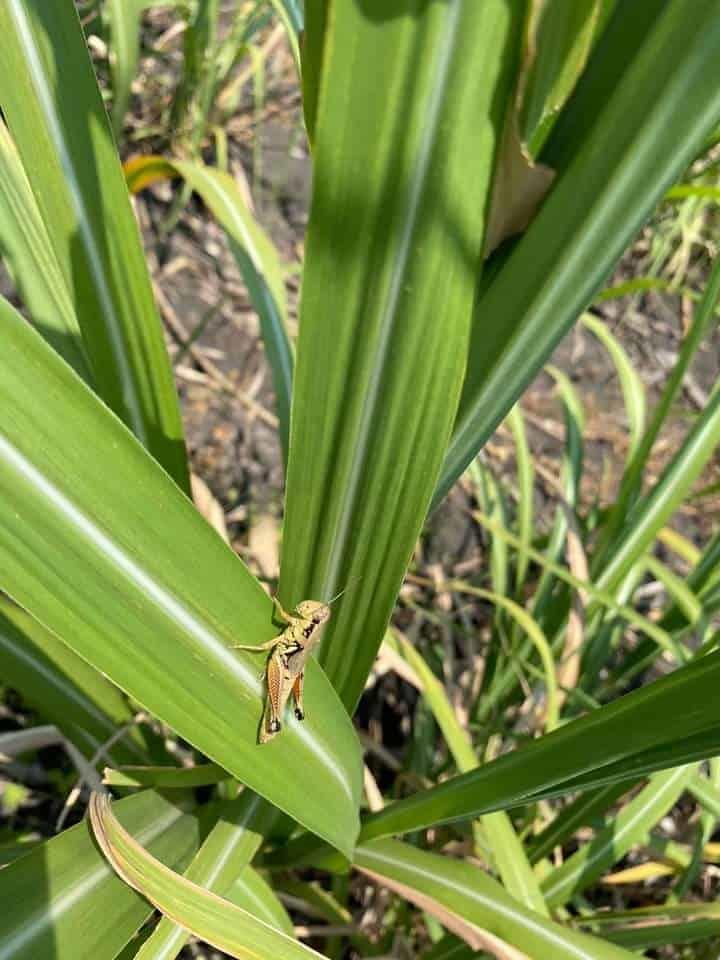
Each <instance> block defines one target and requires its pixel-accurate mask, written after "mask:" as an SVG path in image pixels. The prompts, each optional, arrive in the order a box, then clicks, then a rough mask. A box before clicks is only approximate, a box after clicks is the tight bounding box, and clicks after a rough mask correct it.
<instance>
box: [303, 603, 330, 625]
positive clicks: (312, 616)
mask: <svg viewBox="0 0 720 960" xmlns="http://www.w3.org/2000/svg"><path fill="white" fill-rule="evenodd" d="M295 612H296V613H297V615H298V616H299V617H302V618H303V620H312V622H313V623H314V624H317V625H320V624H321V623H325V621H326V620H328V619H329V618H330V606H329V604H327V603H323V602H322V601H321V600H303V602H302V603H299V604H298V605H297V607H296V608H295Z"/></svg>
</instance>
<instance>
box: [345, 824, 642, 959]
mask: <svg viewBox="0 0 720 960" xmlns="http://www.w3.org/2000/svg"><path fill="white" fill-rule="evenodd" d="M354 863H355V866H356V867H357V868H358V869H360V870H362V871H363V873H367V874H369V875H370V876H371V877H373V878H374V879H376V880H377V881H378V883H381V884H382V883H385V884H388V885H389V886H390V887H391V889H394V890H396V891H397V892H398V893H400V895H401V896H403V897H405V898H406V899H409V900H411V901H412V902H414V903H416V904H418V905H419V906H421V907H423V908H424V909H426V910H428V911H429V912H430V913H432V914H433V915H434V916H436V917H438V919H439V920H440V922H441V923H443V925H444V926H446V927H447V928H448V929H450V930H452V931H453V932H454V933H456V934H457V935H459V936H467V933H466V930H465V926H464V925H466V924H470V925H473V926H475V927H476V928H477V930H478V931H479V933H480V936H478V937H477V939H476V940H475V942H474V943H472V944H471V945H472V946H474V947H475V949H480V948H481V947H482V946H484V944H483V941H482V936H481V935H482V933H483V932H486V933H488V934H490V936H491V937H498V938H499V939H500V940H501V941H504V942H505V943H506V944H510V945H511V946H512V947H515V948H516V950H520V951H522V953H523V954H526V955H527V957H528V958H532V957H538V958H539V957H552V958H553V960H630V957H631V954H628V953H626V951H624V950H621V949H620V948H618V947H615V946H612V945H611V944H608V943H605V942H604V941H602V940H598V939H595V938H593V937H589V936H585V935H582V934H578V933H577V932H576V931H573V930H569V929H567V928H565V927H561V926H560V925H559V924H557V923H553V922H552V921H551V920H547V919H546V918H544V917H541V916H538V914H537V913H535V911H533V910H530V909H528V908H527V907H526V906H523V905H522V904H520V903H518V901H517V900H515V899H514V898H513V897H511V896H510V895H509V894H508V893H506V892H505V890H504V889H503V888H502V887H501V886H500V884H499V883H497V882H496V881H494V880H492V879H491V878H490V877H488V876H486V875H485V874H484V873H483V872H482V870H479V869H478V868H477V867H475V866H471V865H470V864H469V863H465V862H463V861H462V860H455V859H451V858H450V857H442V856H439V855H438V854H436V853H427V852H426V851H423V850H418V849H417V848H415V847H411V846H409V845H408V844H405V843H399V842H398V841H396V840H376V841H374V842H373V843H368V844H364V845H363V846H361V847H358V849H357V850H356V852H355V860H354ZM511 956H512V954H511Z"/></svg>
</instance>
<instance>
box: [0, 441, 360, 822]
mask: <svg viewBox="0 0 720 960" xmlns="http://www.w3.org/2000/svg"><path fill="white" fill-rule="evenodd" d="M0 459H3V460H5V462H6V463H8V464H9V465H10V467H11V469H13V470H15V471H16V472H17V473H18V474H19V475H20V476H21V477H22V479H23V481H24V483H25V484H26V485H30V486H32V487H34V488H35V490H37V491H38V493H39V494H40V495H41V496H42V497H43V499H45V500H47V501H49V502H50V503H51V504H52V505H53V507H54V508H55V509H56V510H57V511H58V512H59V513H61V514H62V515H63V517H64V518H65V520H66V521H69V523H70V524H71V525H72V526H73V527H74V529H75V530H76V531H77V532H78V534H80V536H82V538H83V539H84V540H85V541H86V542H88V543H90V544H92V546H93V547H94V548H95V549H96V550H98V551H99V552H100V553H101V554H102V555H103V556H104V557H106V558H107V559H109V560H110V561H111V562H112V563H113V564H114V566H115V567H116V569H117V570H118V571H119V572H121V573H122V574H123V576H124V577H125V579H126V580H128V581H129V582H130V583H132V584H133V585H134V586H136V587H138V588H139V589H140V590H142V591H143V592H144V593H145V594H146V595H147V596H148V597H149V598H150V599H151V600H152V601H153V602H154V603H155V604H156V605H157V606H158V607H159V608H160V609H161V610H162V611H163V612H164V613H165V614H166V615H167V616H168V618H169V619H170V620H172V621H173V622H174V623H175V624H177V625H178V626H179V627H180V629H181V630H182V632H183V633H185V634H189V635H190V636H192V637H193V638H194V639H196V640H198V641H199V642H200V643H201V644H202V646H203V647H204V648H205V649H207V650H209V651H210V652H211V653H212V654H213V656H214V657H215V658H216V659H217V661H220V662H221V663H222V666H223V668H224V669H226V670H227V671H228V673H229V674H232V675H235V676H236V677H238V679H239V680H240V681H241V682H242V683H243V684H244V685H245V686H246V687H248V688H249V689H250V690H252V691H253V693H255V694H257V695H258V696H260V695H262V693H263V692H264V691H263V686H262V684H261V683H260V681H259V679H258V677H257V675H256V673H255V672H254V671H253V670H251V669H249V668H248V667H246V666H245V664H244V663H243V661H242V660H241V659H240V658H239V657H238V656H237V655H236V654H235V653H234V652H233V651H232V649H230V648H229V647H226V646H225V644H224V643H223V642H222V641H221V640H220V639H219V638H218V637H217V636H216V635H215V634H214V633H212V631H210V630H209V629H208V628H207V627H206V626H205V624H203V623H202V622H201V621H200V620H198V619H197V618H196V617H195V616H194V615H193V614H192V612H191V611H190V610H189V609H188V608H187V607H185V606H184V605H183V604H182V603H181V601H179V600H178V599H177V598H176V597H174V596H173V595H172V594H171V593H170V592H168V590H167V589H166V588H165V587H164V586H163V585H162V584H160V583H158V582H157V581H156V580H154V579H153V578H152V576H150V575H149V574H148V573H147V572H146V571H145V570H143V569H142V568H141V567H140V566H138V564H137V563H136V562H135V561H134V560H133V558H132V557H130V556H128V554H127V553H125V551H124V550H122V548H121V547H119V546H118V544H116V543H115V542H114V541H113V540H111V539H110V537H109V536H108V535H107V534H106V533H104V532H103V531H102V530H101V529H100V528H99V527H97V526H96V525H95V524H94V523H93V522H92V521H91V520H90V519H89V518H88V517H87V516H86V515H85V514H84V513H83V512H82V511H81V510H79V509H78V508H77V507H76V506H75V504H74V503H72V502H71V501H70V500H69V499H68V498H67V497H66V496H65V494H64V493H62V492H61V491H60V490H58V488H57V487H56V486H54V484H53V483H52V482H51V481H50V480H48V479H47V477H45V476H44V475H43V474H42V473H41V472H40V471H39V470H38V469H37V467H35V465H34V464H32V463H31V462H30V461H29V460H27V459H26V458H25V457H24V456H23V454H22V453H20V451H19V450H17V449H16V448H15V447H14V446H13V445H12V444H11V443H10V442H9V441H8V440H7V439H6V438H5V437H3V436H2V435H0ZM133 695H134V694H133ZM296 729H297V732H298V735H299V736H300V737H301V739H302V740H304V741H305V743H306V744H307V745H308V746H309V748H310V749H311V751H312V752H313V754H314V755H315V756H316V757H317V758H318V759H320V761H321V762H322V763H323V764H324V766H325V767H326V768H327V770H328V771H329V772H330V773H331V774H332V776H333V777H334V779H335V780H336V781H337V782H338V784H340V786H341V787H342V791H343V792H344V793H345V794H346V795H347V796H348V797H349V798H350V800H351V804H352V806H354V805H355V803H354V800H353V797H352V791H351V789H350V785H349V784H348V783H347V778H346V776H345V773H344V771H343V770H342V769H341V768H340V767H338V765H337V763H336V762H335V759H334V757H332V756H331V755H329V754H328V753H326V751H325V750H324V749H322V748H321V745H320V742H319V741H318V740H316V739H315V737H314V736H313V734H312V732H311V730H309V729H308V728H307V727H306V726H304V725H302V724H300V723H298V724H297V727H296Z"/></svg>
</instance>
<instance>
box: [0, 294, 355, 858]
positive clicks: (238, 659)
mask: <svg viewBox="0 0 720 960" xmlns="http://www.w3.org/2000/svg"><path fill="white" fill-rule="evenodd" d="M0 337H1V338H2V342H3V376H2V377H0V584H2V585H3V586H4V587H5V589H6V590H7V591H8V593H10V594H11V596H14V598H15V599H16V600H17V601H18V602H19V603H21V604H22V605H23V606H24V607H25V608H26V609H27V610H29V611H30V612H31V613H32V614H33V616H35V617H36V618H37V619H38V620H40V622H42V623H44V624H45V626H46V627H48V628H49V629H51V630H52V631H53V632H54V633H55V634H56V635H57V636H58V637H60V638H61V639H62V640H63V641H64V642H66V643H67V644H68V645H69V646H71V647H72V649H73V650H74V651H75V652H76V653H78V654H80V656H82V657H83V658H84V659H86V660H88V661H89V662H90V663H92V664H93V666H95V667H96V668H97V669H99V670H101V671H102V672H103V673H105V674H106V675H107V676H108V677H109V678H110V679H111V680H112V681H113V683H115V684H117V686H119V687H120V688H121V689H123V690H125V691H126V692H127V693H129V694H130V695H131V696H132V697H133V698H134V699H135V700H137V701H138V702H139V703H140V704H142V705H143V706H145V707H146V708H147V709H148V710H149V711H150V712H151V713H153V714H155V715H156V716H158V717H160V718H161V719H162V720H164V721H165V722H166V723H168V724H169V725H170V726H171V727H173V729H175V730H176V731H177V732H178V733H179V734H180V735H181V736H183V737H184V738H185V739H187V740H188V741H189V742H190V743H192V744H193V745H194V746H196V747H197V748H198V749H199V750H201V751H202V752H203V753H205V754H206V755H207V756H208V757H209V758H210V759H212V760H214V761H215V762H216V763H218V764H220V765H221V766H223V767H224V768H225V769H226V770H228V772H229V773H231V774H232V775H233V776H235V777H237V778H238V779H239V780H241V781H242V782H244V783H247V784H248V785H249V786H251V787H252V788H253V789H255V790H256V791H257V792H258V793H260V794H261V795H262V796H265V797H266V798H268V799H269V800H271V802H273V803H275V804H276V805H277V806H279V807H280V808H281V809H283V810H285V811H286V812H287V813H289V814H290V815H291V816H292V817H294V818H295V819H296V820H298V821H299V822H301V823H303V824H304V825H305V826H306V827H308V829H310V830H317V831H318V832H319V833H320V834H321V835H322V836H324V837H326V838H327V839H328V840H329V841H330V842H331V843H337V844H339V846H340V847H341V848H342V849H343V850H345V851H348V850H349V849H351V847H352V841H353V837H354V836H355V833H356V831H357V807H358V800H359V796H360V788H361V782H360V781H361V776H360V771H361V768H360V757H359V745H358V741H357V737H356V735H355V732H354V730H353V728H352V726H351V724H350V721H349V719H348V717H347V714H346V713H345V711H344V709H343V707H342V705H341V704H340V702H339V700H338V699H337V696H336V695H335V693H334V691H333V690H332V688H331V687H330V685H329V684H328V682H327V680H326V678H325V677H324V676H323V674H322V671H321V670H320V668H319V667H318V665H317V664H316V663H315V662H311V663H310V665H309V669H308V672H307V684H306V702H307V705H308V709H307V716H308V719H307V720H306V722H305V723H302V724H301V723H299V722H297V721H296V720H295V719H294V718H288V722H287V724H286V728H285V730H284V731H283V735H282V736H279V737H277V738H276V739H275V740H274V741H273V743H272V744H267V745H265V746H259V745H258V744H257V742H256V739H257V731H258V726H259V723H260V717H261V713H262V702H263V697H264V684H263V683H262V681H261V679H260V675H261V672H262V660H261V659H260V658H258V657H257V656H254V655H252V654H246V653H244V654H240V653H239V652H236V651H233V650H230V649H229V647H230V645H231V644H232V643H236V642H240V643H250V644H257V643H260V642H263V641H265V640H267V639H268V638H269V637H271V636H273V634H276V633H277V632H278V627H275V626H274V625H273V622H272V604H271V602H270V599H269V598H268V597H267V596H266V594H265V593H264V591H263V590H262V588H261V586H260V584H259V583H258V582H257V581H256V580H255V579H254V578H253V577H252V576H251V575H250V573H249V572H248V570H247V569H246V568H245V567H244V565H243V564H242V563H241V562H240V561H239V560H238V559H237V557H235V556H234V555H233V554H232V552H231V551H230V550H229V549H228V547H227V545H226V544H225V543H224V542H223V541H222V540H221V538H220V537H219V536H218V535H217V534H216V533H215V531H214V530H213V529H212V528H211V527H210V526H209V525H208V524H207V523H206V522H205V521H204V520H203V519H202V517H201V516H200V515H199V513H198V512H197V511H196V510H195V508H194V507H193V505H192V504H191V503H190V501H189V500H188V499H187V498H186V497H185V496H184V495H183V494H182V493H181V492H180V490H178V488H177V487H176V486H175V485H174V484H173V483H172V481H171V480H170V479H169V478H168V477H167V475H166V474H164V473H163V471H162V470H161V469H160V468H159V467H158V466H157V464H156V463H155V462H154V461H153V460H152V458H151V457H150V456H149V455H148V454H147V453H146V452H145V451H144V450H143V448H142V447H141V446H140V445H139V444H138V443H137V442H136V441H135V440H134V439H133V437H132V436H131V435H130V434H129V432H128V431H127V430H126V429H125V428H124V427H123V425H122V424H121V423H120V422H119V421H118V420H117V419H116V418H115V417H114V416H113V415H112V414H111V413H110V412H109V411H108V409H107V408H106V407H105V406H104V405H103V404H102V403H101V402H100V401H99V400H98V399H97V398H96V397H95V396H94V395H93V394H92V393H91V392H90V391H89V390H88V388H87V387H86V386H85V385H84V384H83V383H82V382H81V381H80V380H79V379H78V378H77V377H76V375H75V374H74V373H73V372H72V371H71V369H70V368H69V367H68V366H67V365H66V364H65V363H64V362H63V361H62V360H61V359H60V358H59V357H58V356H57V355H56V354H55V353H53V351H52V350H51V349H50V348H49V347H48V346H47V344H45V343H44V341H43V340H42V339H41V338H40V337H39V336H38V335H37V334H36V333H35V332H34V331H33V330H32V329H31V328H30V327H29V326H28V325H27V324H26V323H25V322H24V321H23V320H22V318H21V317H19V316H18V315H17V314H16V313H15V312H14V311H13V310H12V308H11V307H10V306H9V305H8V304H7V303H6V302H4V301H0ZM88 449H91V450H92V451H93V456H92V457H88V455H87V451H88Z"/></svg>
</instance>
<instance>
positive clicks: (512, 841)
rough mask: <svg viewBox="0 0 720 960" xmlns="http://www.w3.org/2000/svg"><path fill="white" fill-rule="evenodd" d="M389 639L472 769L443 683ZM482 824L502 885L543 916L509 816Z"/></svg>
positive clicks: (459, 757)
mask: <svg viewBox="0 0 720 960" xmlns="http://www.w3.org/2000/svg"><path fill="white" fill-rule="evenodd" d="M389 638H390V639H389V642H390V646H391V648H393V649H394V650H395V651H396V652H397V653H398V654H400V656H402V657H403V658H404V659H405V660H407V662H408V663H409V664H410V666H411V667H412V669H413V671H414V672H415V673H416V674H417V676H418V678H419V681H420V690H421V692H422V693H423V694H424V696H425V699H426V700H427V702H428V705H429V706H430V709H431V710H432V712H433V716H434V717H435V719H436V720H437V724H438V726H439V727H440V729H441V730H442V734H443V737H444V738H445V742H446V743H447V745H448V747H449V748H450V751H451V753H452V755H453V759H454V760H455V763H456V764H457V767H458V769H459V770H460V771H462V772H465V771H467V770H474V769H475V768H476V767H477V766H478V760H477V757H476V755H475V751H474V750H473V747H472V745H471V743H470V739H469V737H468V736H467V733H466V732H465V730H463V729H462V727H461V726H460V723H459V722H458V719H457V717H456V716H455V712H454V710H453V708H452V705H451V703H450V701H449V700H448V697H447V694H446V693H445V690H444V688H443V686H442V684H441V683H440V681H439V680H438V679H437V677H436V676H435V675H434V674H433V672H432V670H430V668H429V667H428V665H427V663H426V662H425V660H424V659H423V658H422V657H421V655H420V654H419V653H418V652H417V650H415V648H414V647H413V646H412V644H410V643H409V642H408V641H407V640H406V639H405V638H404V637H403V636H398V637H396V635H395V634H393V633H390V634H389ZM386 642H388V640H386ZM481 824H482V829H483V831H484V833H485V834H486V835H487V840H488V844H489V845H490V848H491V850H492V856H493V860H494V861H495V864H496V866H497V870H498V873H499V874H500V876H501V877H502V880H503V883H504V885H505V887H506V888H507V889H508V891H509V892H510V893H511V894H512V895H513V896H515V897H516V898H517V899H518V900H520V901H521V902H522V903H525V904H526V905H527V906H528V907H530V908H531V909H533V910H536V911H537V912H538V913H541V914H545V915H546V914H547V908H546V906H545V901H544V900H543V896H542V894H541V893H540V888H539V886H538V882H537V879H536V877H535V875H534V874H533V872H532V869H531V868H530V865H529V863H528V861H527V858H526V856H525V851H524V849H523V846H522V843H521V842H520V840H519V839H518V836H517V834H516V833H515V830H514V828H513V825H512V821H511V820H510V818H509V816H508V815H507V814H506V813H503V812H502V811H501V812H498V813H491V814H488V815H487V816H485V817H483V818H482V819H481Z"/></svg>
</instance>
